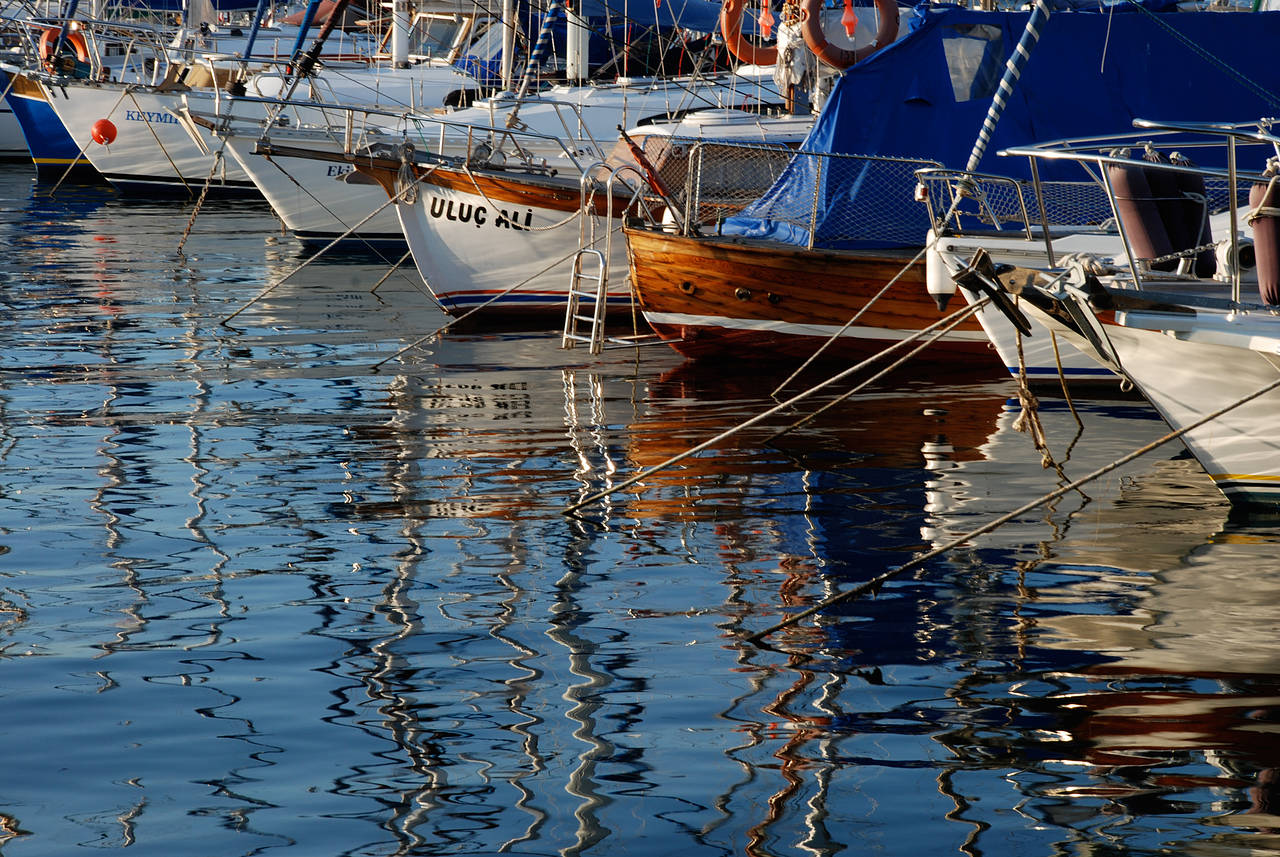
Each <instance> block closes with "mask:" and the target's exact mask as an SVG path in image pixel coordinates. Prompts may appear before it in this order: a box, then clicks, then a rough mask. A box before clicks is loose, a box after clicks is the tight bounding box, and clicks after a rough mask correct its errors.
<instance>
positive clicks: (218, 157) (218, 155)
mask: <svg viewBox="0 0 1280 857" xmlns="http://www.w3.org/2000/svg"><path fill="white" fill-rule="evenodd" d="M226 145H227V141H226V140H223V141H222V145H221V146H219V147H218V151H216V152H214V153H213V164H212V165H211V166H210V167H209V175H207V176H205V179H204V187H203V188H201V190H200V197H199V198H198V199H197V200H196V204H195V208H193V209H192V210H191V217H190V218H188V219H187V228H186V229H184V230H182V239H181V240H180V241H179V242H178V253H181V252H182V248H183V247H185V246H187V239H188V238H190V237H191V229H192V227H194V226H195V225H196V217H197V215H199V214H200V209H201V207H202V206H203V205H204V201H205V199H206V198H207V197H208V196H209V186H210V185H211V184H213V177H214V176H215V175H216V174H217V172H218V164H220V163H222V157H223V155H222V150H223V149H225V148H226ZM224 177H225V176H224Z"/></svg>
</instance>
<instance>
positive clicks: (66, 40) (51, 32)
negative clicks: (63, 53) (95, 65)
mask: <svg viewBox="0 0 1280 857" xmlns="http://www.w3.org/2000/svg"><path fill="white" fill-rule="evenodd" d="M57 42H58V28H57V27H49V28H48V29H46V30H45V31H44V32H43V33H41V34H40V59H42V60H44V64H45V66H46V67H48V68H49V70H50V71H52V70H54V69H53V56H54V54H53V46H54V45H55V44H57ZM62 43H63V44H64V45H70V46H71V48H72V50H74V51H75V52H76V59H77V60H79V61H80V62H88V61H89V45H88V43H87V42H86V41H85V40H84V35H82V34H81V33H76V32H73V31H71V30H67V31H66V32H65V33H64V34H63V36H62Z"/></svg>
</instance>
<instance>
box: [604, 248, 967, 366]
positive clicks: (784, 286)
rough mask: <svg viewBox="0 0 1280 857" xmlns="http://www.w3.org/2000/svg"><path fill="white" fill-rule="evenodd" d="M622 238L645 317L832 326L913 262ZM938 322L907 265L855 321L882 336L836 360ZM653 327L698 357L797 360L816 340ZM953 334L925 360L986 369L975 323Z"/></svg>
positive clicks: (921, 276)
mask: <svg viewBox="0 0 1280 857" xmlns="http://www.w3.org/2000/svg"><path fill="white" fill-rule="evenodd" d="M625 231H626V235H627V245H628V255H629V258H630V262H631V270H632V277H633V281H634V283H635V286H636V290H637V293H638V294H639V299H640V303H641V306H642V307H643V308H644V309H645V310H646V311H649V312H661V313H681V314H688V315H696V316H710V317H722V318H726V319H733V320H737V321H747V322H760V323H767V322H785V323H790V324H807V325H825V326H827V327H839V326H840V325H843V324H844V323H845V322H847V321H848V320H849V319H851V318H853V317H854V316H855V315H856V314H857V313H858V311H859V310H861V309H862V308H863V307H864V306H865V305H866V304H867V302H868V301H869V300H870V299H871V297H872V296H874V295H875V294H877V293H878V292H879V291H880V290H881V289H882V288H883V287H884V284H885V283H887V282H888V281H889V280H890V279H892V278H893V277H894V276H896V275H897V274H899V272H901V271H902V270H903V268H904V266H906V265H907V263H909V262H910V261H911V259H912V258H913V257H914V255H915V253H914V252H912V251H909V250H904V251H899V252H895V251H882V252H817V251H809V250H804V249H802V248H795V247H788V246H786V245H781V244H772V243H770V244H766V243H763V242H754V243H753V244H751V245H747V244H742V243H738V242H735V241H731V240H727V239H718V238H686V237H683V236H678V235H672V234H670V233H661V232H652V231H648V230H637V229H627V230H625ZM682 287H683V288H682ZM744 290H745V291H744ZM941 316H942V313H940V312H939V311H938V309H937V307H936V306H935V305H934V303H933V299H932V298H930V297H929V295H928V293H927V291H926V288H925V269H924V265H923V263H921V262H916V263H913V264H912V265H911V267H910V268H909V269H908V270H907V272H906V273H904V274H903V275H902V276H901V277H900V278H899V280H898V282H896V283H895V284H894V285H893V286H892V287H891V288H890V289H889V291H887V292H886V293H885V294H884V295H883V296H882V297H880V298H878V299H877V300H876V301H875V302H874V303H873V304H872V305H871V307H870V308H869V309H868V310H867V311H866V312H865V313H864V314H863V315H862V316H861V317H860V318H859V320H858V325H857V326H858V327H870V328H879V329H881V330H883V331H885V335H886V336H887V337H889V339H886V338H885V337H868V338H867V339H866V340H865V341H862V342H857V341H842V342H841V343H840V348H839V350H838V351H837V352H836V354H838V355H839V356H841V357H848V356H857V355H860V354H867V353H873V352H874V351H876V350H879V349H882V348H884V347H885V346H886V345H887V344H888V342H889V341H890V339H891V338H892V336H893V335H894V332H896V331H907V332H910V331H914V330H919V329H921V328H924V327H927V326H928V325H930V324H932V323H934V322H936V321H937V320H938V319H939V318H941ZM654 327H655V329H657V330H658V332H659V333H660V334H662V335H664V336H665V337H666V338H668V339H671V340H677V339H680V340H684V341H683V342H678V343H677V342H673V344H674V345H675V347H676V348H677V349H678V350H680V351H681V352H683V353H686V354H689V355H691V356H706V355H708V354H711V353H714V352H715V351H717V350H726V351H732V352H737V353H739V354H740V353H741V350H742V349H744V348H749V347H767V348H770V349H775V350H779V351H781V352H785V353H796V354H800V353H804V352H806V351H811V350H812V349H813V348H814V347H815V342H814V341H815V339H819V338H820V337H817V336H814V335H809V336H802V335H796V334H788V333H785V332H768V331H761V330H743V329H741V328H740V327H733V326H731V325H724V326H718V325H716V324H715V323H714V322H709V323H708V324H706V325H665V324H655V325H654ZM958 330H961V331H966V332H967V333H968V334H969V336H968V338H966V339H957V338H955V337H952V338H951V339H950V340H944V341H942V342H939V343H937V344H936V345H935V346H932V347H931V348H930V351H931V352H933V353H932V356H934V357H947V356H953V355H957V356H958V355H965V356H973V357H975V358H978V359H980V360H981V361H982V362H984V363H985V362H992V357H991V355H990V352H989V349H988V346H987V344H986V342H985V341H983V340H982V339H981V338H980V335H981V326H980V325H979V324H978V323H977V321H974V320H968V321H966V322H965V323H964V324H962V325H961V326H960V327H959V328H958ZM846 339H848V338H846ZM833 356H834V355H833Z"/></svg>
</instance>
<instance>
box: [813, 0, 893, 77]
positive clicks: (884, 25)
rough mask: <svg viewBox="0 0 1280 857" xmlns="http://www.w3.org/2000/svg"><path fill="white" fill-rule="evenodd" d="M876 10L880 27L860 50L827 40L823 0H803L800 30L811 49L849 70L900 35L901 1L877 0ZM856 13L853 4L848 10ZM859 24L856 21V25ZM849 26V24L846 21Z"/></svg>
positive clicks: (817, 54) (823, 58)
mask: <svg viewBox="0 0 1280 857" xmlns="http://www.w3.org/2000/svg"><path fill="white" fill-rule="evenodd" d="M875 3H876V12H877V13H879V16H880V26H878V27H877V28H876V38H875V41H873V42H872V43H871V44H869V45H864V46H862V47H860V48H858V49H857V50H853V51H850V50H846V49H844V48H841V47H837V46H836V45H833V44H831V43H830V42H828V41H827V36H826V34H825V33H823V32H822V22H821V21H820V20H819V13H821V11H822V0H803V2H802V3H801V5H800V31H801V33H803V34H804V43H805V44H806V45H808V46H809V50H811V51H813V53H814V54H815V55H816V56H817V57H818V59H820V60H822V61H823V62H825V63H826V64H827V65H830V66H834V67H835V68H838V69H846V68H848V67H849V66H851V65H853V64H854V63H856V62H858V61H860V60H863V59H866V58H867V57H869V56H870V55H871V54H873V53H875V52H876V51H878V50H880V48H883V47H884V46H885V45H887V44H889V43H890V42H892V41H893V40H894V39H896V38H898V3H897V0H875ZM848 11H849V12H852V11H853V10H852V4H850V8H849V10H848ZM854 26H856V24H855V25H854ZM846 28H847V29H849V30H852V28H851V27H848V23H847V22H846Z"/></svg>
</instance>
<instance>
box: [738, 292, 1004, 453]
mask: <svg viewBox="0 0 1280 857" xmlns="http://www.w3.org/2000/svg"><path fill="white" fill-rule="evenodd" d="M989 303H991V298H989V297H984V298H982V299H980V300H978V301H975V302H974V303H971V304H966V305H965V306H964V307H963V308H961V309H959V310H957V311H956V312H954V313H952V314H951V315H950V316H948V318H954V319H955V320H954V321H952V322H951V323H950V324H948V325H947V326H946V327H943V328H941V329H940V330H938V332H937V333H936V334H934V335H933V336H931V337H929V338H928V339H926V340H925V341H924V342H921V343H920V344H919V345H917V346H916V347H915V348H913V349H911V350H910V351H908V352H907V353H906V354H904V355H902V356H901V357H899V358H898V359H897V360H895V361H893V362H892V363H890V364H889V365H888V366H886V367H884V368H883V369H881V370H880V371H879V372H877V373H875V374H874V375H872V376H871V377H870V378H867V379H865V380H863V381H862V383H860V384H858V385H857V386H856V387H854V388H853V389H852V390H847V391H845V392H844V393H841V394H840V395H839V396H837V397H836V398H834V399H832V400H831V401H830V402H827V403H826V404H825V405H823V406H822V407H820V408H818V409H817V410H816V411H814V412H813V413H811V414H809V415H808V416H806V417H804V418H803V419H800V420H797V421H796V422H794V423H792V424H791V425H789V426H787V427H786V428H784V429H779V430H778V431H776V432H774V433H773V434H771V435H769V436H768V437H766V438H765V439H764V440H762V441H761V443H762V444H764V443H771V442H773V441H775V440H777V439H778V438H780V437H782V436H783V435H784V434H787V433H788V432H792V431H795V430H796V429H798V428H802V427H804V426H806V425H808V424H809V423H811V422H813V421H814V420H815V419H817V418H818V417H820V416H822V415H823V414H824V413H826V412H827V411H829V410H831V409H832V408H834V407H835V406H836V405H838V404H840V403H841V402H844V401H847V400H848V399H849V397H850V396H854V395H857V394H858V393H859V392H861V391H862V390H864V389H866V388H867V387H868V386H870V385H871V384H873V383H875V382H876V381H879V380H880V379H881V378H883V377H884V376H885V375H888V374H889V373H890V372H892V371H893V370H894V369H897V368H898V367H899V366H901V365H902V364H903V363H906V362H907V361H908V360H910V359H911V358H912V357H915V356H916V355H917V354H919V353H920V352H921V351H924V350H925V349H926V348H928V347H929V346H930V345H933V344H934V343H935V342H937V341H938V340H939V339H941V338H942V337H944V336H946V335H947V334H948V333H950V332H951V331H953V330H955V329H956V328H957V327H958V326H960V324H962V323H963V322H964V321H966V320H967V319H969V318H970V317H971V316H972V315H973V314H974V313H976V312H978V311H979V310H981V309H982V308H983V307H985V306H986V305H987V304H989ZM905 341H910V340H904V342H905ZM886 351H887V350H886ZM883 353H885V352H882V354H883ZM877 356H879V355H877Z"/></svg>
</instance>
